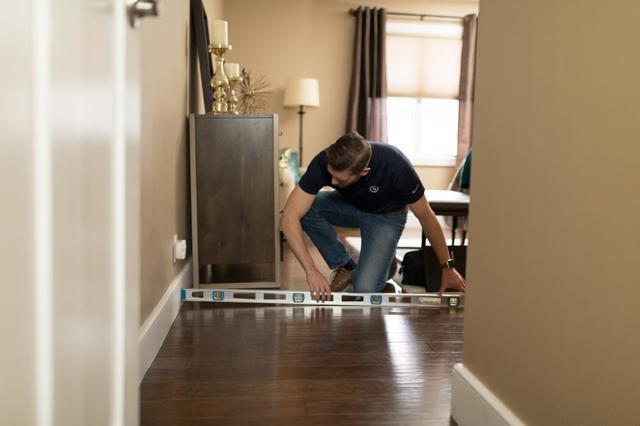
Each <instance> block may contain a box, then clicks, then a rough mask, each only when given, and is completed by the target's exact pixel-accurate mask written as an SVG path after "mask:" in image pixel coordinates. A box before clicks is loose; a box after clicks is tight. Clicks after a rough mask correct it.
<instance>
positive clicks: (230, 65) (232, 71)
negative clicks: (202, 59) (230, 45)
mask: <svg viewBox="0 0 640 426" xmlns="http://www.w3.org/2000/svg"><path fill="white" fill-rule="evenodd" d="M224 73H225V74H226V76H227V77H240V64H236V63H234V62H227V63H226V64H224Z"/></svg>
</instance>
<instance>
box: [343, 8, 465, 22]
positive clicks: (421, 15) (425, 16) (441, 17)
mask: <svg viewBox="0 0 640 426" xmlns="http://www.w3.org/2000/svg"><path fill="white" fill-rule="evenodd" d="M355 14H356V9H349V15H355ZM387 15H392V16H415V17H417V18H420V20H423V19H424V18H439V19H457V20H460V21H462V20H463V19H464V18H462V17H461V16H451V15H429V14H428V13H404V12H387Z"/></svg>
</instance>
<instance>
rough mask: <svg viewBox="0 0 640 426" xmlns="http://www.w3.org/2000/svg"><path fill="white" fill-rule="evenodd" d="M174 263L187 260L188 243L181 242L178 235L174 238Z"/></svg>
mask: <svg viewBox="0 0 640 426" xmlns="http://www.w3.org/2000/svg"><path fill="white" fill-rule="evenodd" d="M172 251H173V263H176V262H177V261H178V260H184V259H186V258H187V241H186V240H179V239H178V236H177V235H174V236H173V250H172Z"/></svg>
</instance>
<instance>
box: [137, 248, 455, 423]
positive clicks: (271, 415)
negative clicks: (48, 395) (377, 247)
mask: <svg viewBox="0 0 640 426" xmlns="http://www.w3.org/2000/svg"><path fill="white" fill-rule="evenodd" d="M314 256H317V253H316V254H314ZM292 262H293V263H292ZM295 265H296V264H295V259H293V258H292V256H291V255H290V253H289V254H288V255H287V256H285V265H283V266H284V267H285V269H287V270H288V275H287V274H285V275H287V276H289V277H290V279H294V280H299V279H301V278H302V279H303V275H302V274H301V272H300V271H295ZM302 284H303V285H304V282H303V283H302ZM299 286H300V283H298V282H295V283H288V284H287V285H286V287H287V288H296V287H299ZM462 336H463V311H462V310H460V311H448V310H446V309H439V310H438V309H436V310H434V309H418V308H410V309H409V308H359V307H355V308H348V307H325V308H323V307H317V308H316V307H298V306H295V307H294V306H282V307H277V306H261V307H256V306H255V305H251V306H247V305H230V304H213V303H209V304H207V303H185V304H184V305H183V307H182V309H181V312H180V314H179V315H178V318H177V319H176V321H175V323H174V324H173V327H172V328H171V331H170V333H169V335H168V336H167V338H166V340H165V342H164V344H163V346H162V348H161V349H160V352H159V354H158V356H157V358H156V359H155V361H154V362H153V364H152V365H151V367H150V368H149V370H148V372H147V374H146V376H145V378H144V380H143V382H142V385H141V393H140V399H141V423H142V424H143V425H156V424H158V425H227V424H241V425H253V424H256V425H258V424H259V425H303V424H331V425H337V424H360V425H373V424H375V425H377V424H387V425H448V424H455V423H453V421H450V419H449V412H450V397H451V375H452V367H453V365H454V364H455V363H457V362H461V361H462ZM450 422H451V423H450Z"/></svg>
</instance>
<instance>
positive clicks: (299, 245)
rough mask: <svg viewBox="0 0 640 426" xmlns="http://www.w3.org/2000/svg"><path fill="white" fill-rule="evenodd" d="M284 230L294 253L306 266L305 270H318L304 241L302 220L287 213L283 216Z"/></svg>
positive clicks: (301, 263)
mask: <svg viewBox="0 0 640 426" xmlns="http://www.w3.org/2000/svg"><path fill="white" fill-rule="evenodd" d="M282 232H284V235H285V236H286V237H287V243H288V244H289V247H290V248H291V251H293V254H294V255H295V256H296V259H298V262H300V265H302V267H303V268H304V270H305V272H310V271H313V270H317V267H316V264H315V263H314V262H313V259H312V258H311V255H310V254H309V250H307V246H306V245H305V243H304V237H303V232H302V226H301V225H300V220H299V219H296V218H294V217H289V216H286V215H283V216H282Z"/></svg>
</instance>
